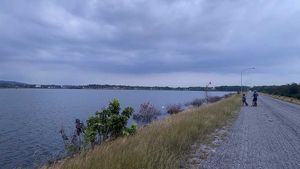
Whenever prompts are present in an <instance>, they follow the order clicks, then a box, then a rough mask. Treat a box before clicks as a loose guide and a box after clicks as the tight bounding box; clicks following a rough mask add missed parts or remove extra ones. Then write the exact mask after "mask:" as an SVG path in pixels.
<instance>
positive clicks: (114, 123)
mask: <svg viewBox="0 0 300 169" xmlns="http://www.w3.org/2000/svg"><path fill="white" fill-rule="evenodd" d="M120 110H121V108H120V103H119V101H118V100H117V99H114V100H112V101H111V102H110V103H109V105H108V107H107V108H103V109H102V110H101V111H97V112H96V114H95V115H94V116H92V117H90V118H89V119H88V120H87V126H86V127H85V126H84V124H83V123H81V122H80V120H79V119H76V121H75V123H76V130H75V132H74V134H73V135H72V136H71V139H69V137H68V136H67V135H66V134H65V131H64V129H63V128H62V129H61V130H60V133H61V135H62V138H63V140H64V143H65V147H66V150H67V151H69V152H76V151H78V150H80V149H81V147H85V146H86V144H91V146H92V147H93V146H94V145H95V144H96V143H98V144H99V143H102V142H103V141H106V140H111V139H115V138H117V137H120V136H128V135H131V134H134V133H135V132H136V131H137V125H136V124H133V125H132V126H131V127H129V128H128V127H126V126H127V123H128V119H129V118H130V116H131V115H132V113H133V111H134V110H133V108H131V107H126V108H125V109H124V110H123V111H122V112H121V113H120ZM81 137H84V140H85V143H84V142H82V139H81Z"/></svg>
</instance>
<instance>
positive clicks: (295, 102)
mask: <svg viewBox="0 0 300 169" xmlns="http://www.w3.org/2000/svg"><path fill="white" fill-rule="evenodd" d="M264 94H265V93H264ZM265 95H268V96H271V97H272V98H274V99H278V100H282V101H285V102H290V103H294V104H299V105H300V100H299V99H297V98H292V97H286V96H278V95H270V94H265Z"/></svg>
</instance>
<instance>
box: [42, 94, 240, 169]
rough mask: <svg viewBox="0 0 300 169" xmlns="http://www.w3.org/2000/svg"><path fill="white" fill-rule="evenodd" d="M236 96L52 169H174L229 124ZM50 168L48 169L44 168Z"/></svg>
mask: <svg viewBox="0 0 300 169" xmlns="http://www.w3.org/2000/svg"><path fill="white" fill-rule="evenodd" d="M240 105H241V104H240V97H239V96H233V97H230V98H227V99H224V100H222V101H219V102H217V103H214V104H211V105H209V106H202V107H200V108H194V109H190V110H187V111H185V112H182V113H179V114H176V115H172V116H170V117H168V118H166V119H165V120H162V121H157V122H154V123H152V124H150V125H148V126H147V127H144V128H142V129H140V130H139V131H138V132H137V134H135V135H133V136H130V137H124V138H120V139H117V140H115V141H112V142H107V143H104V144H102V145H100V146H97V147H95V149H94V150H90V151H86V152H82V153H81V154H79V155H77V156H75V157H74V158H70V159H65V160H62V161H59V162H58V163H56V164H54V165H52V166H50V167H49V168H66V169H69V168H70V169H71V168H72V169H77V168H78V169H86V168H89V169H94V168H95V169H99V168H101V169H174V168H179V165H180V159H181V158H182V155H183V154H184V153H186V152H188V151H189V150H190V147H191V145H192V144H193V143H194V142H196V141H199V140H200V141H201V140H203V141H204V140H205V138H206V136H208V135H209V134H211V133H212V132H214V131H215V129H217V128H220V127H222V126H223V125H225V124H226V122H227V120H228V119H231V118H232V117H233V116H234V115H235V114H236V113H237V112H238V110H239V108H240ZM43 168H47V167H43Z"/></svg>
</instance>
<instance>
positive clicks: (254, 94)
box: [252, 91, 258, 107]
mask: <svg viewBox="0 0 300 169" xmlns="http://www.w3.org/2000/svg"><path fill="white" fill-rule="evenodd" d="M257 97H258V94H257V92H256V91H254V93H253V100H252V106H254V107H256V106H257Z"/></svg>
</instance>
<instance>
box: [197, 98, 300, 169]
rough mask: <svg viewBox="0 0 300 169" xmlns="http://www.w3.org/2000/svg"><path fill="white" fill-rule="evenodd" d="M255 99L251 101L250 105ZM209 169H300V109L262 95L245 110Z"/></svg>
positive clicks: (214, 155)
mask: <svg viewBox="0 0 300 169" xmlns="http://www.w3.org/2000/svg"><path fill="white" fill-rule="evenodd" d="M250 99H251V98H248V102H249V101H250ZM229 133H230V134H229V135H228V139H226V141H224V143H223V144H222V145H221V146H220V147H218V148H217V151H216V152H215V153H214V154H212V155H211V156H210V157H208V159H207V160H206V161H205V162H204V163H203V164H202V167H201V168H208V169H217V168H220V169H252V168H253V169H257V168H261V169H285V168H288V169H290V168H291V169H300V106H299V105H295V104H291V103H286V102H282V101H279V100H275V99H272V98H270V97H268V96H260V97H259V99H258V107H243V108H242V110H241V113H240V116H239V117H238V119H237V120H236V121H235V122H234V124H233V126H232V128H231V129H230V131H229Z"/></svg>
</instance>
